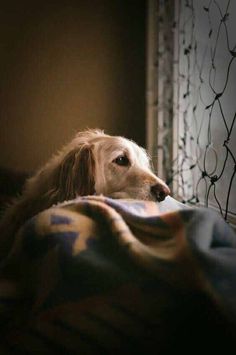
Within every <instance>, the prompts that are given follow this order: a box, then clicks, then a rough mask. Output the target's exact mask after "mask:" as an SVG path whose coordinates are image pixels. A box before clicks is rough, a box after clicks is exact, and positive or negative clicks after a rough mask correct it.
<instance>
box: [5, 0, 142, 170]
mask: <svg viewBox="0 0 236 355" xmlns="http://www.w3.org/2000/svg"><path fill="white" fill-rule="evenodd" d="M145 15H146V9H145V1H144V0H140V1H135V0H112V1H109V0H94V1H86V0H84V1H80V0H77V1H71V0H69V1H66V0H63V1H62V0H58V1H56V2H53V1H40V2H37V1H25V0H23V1H19V2H15V3H10V2H4V3H3V4H1V12H0V44H1V45H0V77H1V81H0V125H1V127H0V150H1V155H0V166H5V167H8V168H15V169H21V170H33V169H35V168H36V167H37V166H39V165H40V164H42V163H43V162H45V160H47V159H48V158H49V156H50V155H51V154H52V153H53V152H54V151H55V150H57V149H58V148H60V147H61V146H62V145H63V144H64V143H65V142H67V141H68V140H70V138H71V137H72V136H73V134H74V133H75V132H76V131H77V130H81V129H84V128H86V127H90V128H95V127H97V128H102V129H105V130H106V131H107V132H108V133H111V134H119V135H125V136H127V137H129V138H132V139H134V140H136V141H137V142H138V143H140V144H142V145H144V143H145Z"/></svg>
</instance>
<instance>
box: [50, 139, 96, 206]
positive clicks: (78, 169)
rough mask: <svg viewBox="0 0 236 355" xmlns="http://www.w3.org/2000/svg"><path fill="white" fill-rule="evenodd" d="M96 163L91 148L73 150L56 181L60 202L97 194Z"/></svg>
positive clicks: (62, 163) (63, 161)
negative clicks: (95, 187)
mask: <svg viewBox="0 0 236 355" xmlns="http://www.w3.org/2000/svg"><path fill="white" fill-rule="evenodd" d="M94 173H95V162H94V158H93V153H92V150H91V147H90V146H87V145H84V146H82V147H80V148H77V149H73V150H71V151H70V152H68V153H67V154H66V155H65V157H64V158H63V160H62V162H61V164H60V166H59V167H58V170H57V173H56V175H55V179H54V186H55V187H56V190H57V192H58V198H59V200H60V201H63V200H70V199H73V198H75V197H76V196H85V195H92V194H94V192H95V189H94V186H95V180H94Z"/></svg>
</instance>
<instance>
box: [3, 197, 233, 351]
mask: <svg viewBox="0 0 236 355" xmlns="http://www.w3.org/2000/svg"><path fill="white" fill-rule="evenodd" d="M235 280H236V236H235V233H234V231H233V230H232V229H231V228H230V227H229V226H228V225H227V223H226V222H224V220H223V219H221V217H220V216H218V215H217V214H216V213H212V212H210V211H209V210H205V209H186V210H178V211H170V212H166V213H160V212H159V209H158V204H156V203H154V202H149V201H136V200H113V199H109V198H105V197H102V196H88V197H81V198H77V199H75V200H73V201H68V202H65V203H62V204H59V205H56V206H53V207H51V208H50V209H48V210H45V211H43V212H41V213H40V214H38V215H37V216H35V217H33V218H32V219H30V220H29V221H27V222H26V223H25V225H24V226H23V227H22V228H21V229H20V230H19V231H18V233H17V234H16V236H15V241H14V244H13V247H12V249H11V252H10V253H9V255H8V256H7V257H6V258H5V260H4V261H3V262H2V265H1V270H0V315H1V318H0V319H1V321H0V326H1V334H2V336H1V341H0V353H1V354H15V353H16V354H18V353H19V354H20V353H22V354H27V353H32V354H34V353H35V354H36V353H37V354H54V353H55V354H60V353H64V354H107V353H108V354H116V353H123V354H124V353H129V354H139V353H141V354H142V353H143V354H152V353H153V354H156V353H160V354H162V353H166V352H168V350H173V349H176V344H177V343H178V341H177V340H176V338H177V336H174V335H173V334H176V332H177V331H176V329H177V328H178V327H182V329H185V335H186V334H187V336H188V335H189V333H188V328H189V327H191V326H190V323H188V322H187V321H186V319H189V313H188V312H189V309H191V311H192V309H193V308H194V310H195V313H194V316H195V320H194V323H196V324H199V323H200V324H201V329H203V332H202V333H201V334H203V333H204V331H205V332H206V331H207V330H206V327H204V323H207V322H206V318H205V317H206V313H207V314H208V317H210V316H211V317H212V320H213V321H212V322H213V323H214V324H218V323H219V324H218V325H219V327H216V329H217V331H218V332H219V333H220V336H221V337H222V334H223V333H224V335H225V336H226V337H227V343H225V342H224V344H223V345H224V350H225V349H226V351H227V349H228V353H230V349H231V348H232V347H231V346H233V345H232V344H233V342H234V332H235V329H236V328H234V327H235V325H236V281H235ZM204 309H205V311H204ZM186 310H187V311H186ZM204 312H205V313H204ZM173 315H174V316H173ZM172 320H174V321H173V322H172ZM207 324H208V323H207ZM222 324H223V325H222ZM226 329H227V331H226ZM198 331H199V329H198ZM215 335H216V333H215V334H214V335H213V338H214V344H215V345H216V348H218V349H219V346H220V345H221V343H220V342H219V343H218V340H217V337H216V336H215ZM231 335H232V336H231ZM213 338H210V337H209V339H211V340H210V342H209V343H211V341H213ZM180 339H181V338H180ZM179 341H180V342H181V340H179ZM231 342H232V344H231ZM201 344H202V343H201V342H198V344H195V347H197V346H199V350H201V349H202V348H201V346H202V345H201ZM182 346H183V345H182V343H181V349H182V350H183V348H182ZM227 347H228V348H227ZM153 349H154V350H153ZM157 349H158V351H157ZM211 350H212V348H211Z"/></svg>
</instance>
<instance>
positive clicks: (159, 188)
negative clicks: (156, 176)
mask: <svg viewBox="0 0 236 355" xmlns="http://www.w3.org/2000/svg"><path fill="white" fill-rule="evenodd" d="M151 193H152V195H153V196H154V197H155V198H156V199H157V201H159V202H161V201H163V200H164V199H165V198H166V196H168V195H169V194H170V189H169V187H168V186H167V185H162V184H156V185H153V186H151Z"/></svg>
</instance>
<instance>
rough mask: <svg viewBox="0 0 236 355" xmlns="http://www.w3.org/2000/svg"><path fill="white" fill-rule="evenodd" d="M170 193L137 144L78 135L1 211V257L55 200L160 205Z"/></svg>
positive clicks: (91, 133)
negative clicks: (105, 198) (96, 198)
mask: <svg viewBox="0 0 236 355" xmlns="http://www.w3.org/2000/svg"><path fill="white" fill-rule="evenodd" d="M169 193H170V191H169V188H168V187H167V185H166V184H165V183H164V182H163V181H162V180H161V179H159V178H158V177H157V176H156V175H154V173H153V172H152V170H151V167H150V159H149V157H148V155H147V153H146V151H145V150H144V149H143V148H141V147H139V146H138V145H137V144H136V143H134V142H133V141H130V140H128V139H125V138H123V137H118V136H110V135H107V134H105V133H104V132H103V131H100V130H87V131H84V132H80V133H78V134H77V135H76V136H75V138H74V139H73V140H72V141H71V142H70V143H69V144H68V145H66V146H65V147H64V148H63V149H62V150H61V151H60V152H59V153H58V154H57V155H55V156H54V157H52V159H51V160H49V161H48V163H46V165H45V166H43V167H42V168H41V169H40V170H39V171H38V172H36V174H35V175H34V176H33V177H31V178H30V179H28V180H27V181H26V184H25V187H24V191H23V193H22V196H21V197H19V198H18V199H17V200H16V202H15V203H14V204H13V205H12V206H11V207H9V208H8V210H7V211H6V213H5V215H4V216H3V218H2V220H1V223H0V239H1V240H0V248H1V249H2V250H1V252H0V256H1V254H3V252H4V249H6V248H7V246H9V245H10V244H11V240H12V238H13V235H14V233H15V231H16V230H17V229H18V228H19V227H20V226H21V225H22V224H23V223H24V222H25V221H26V220H27V219H29V218H30V217H32V216H34V215H35V214H37V213H39V212H40V211H43V210H44V209H47V208H49V207H50V206H52V205H53V204H57V203H58V202H62V201H65V200H71V199H74V198H75V197H77V196H86V195H93V194H97V195H100V194H102V195H105V196H108V197H111V198H133V199H140V200H152V201H162V200H164V199H165V197H166V196H167V195H168V194H169ZM4 245H6V246H5V247H3V246H4Z"/></svg>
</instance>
